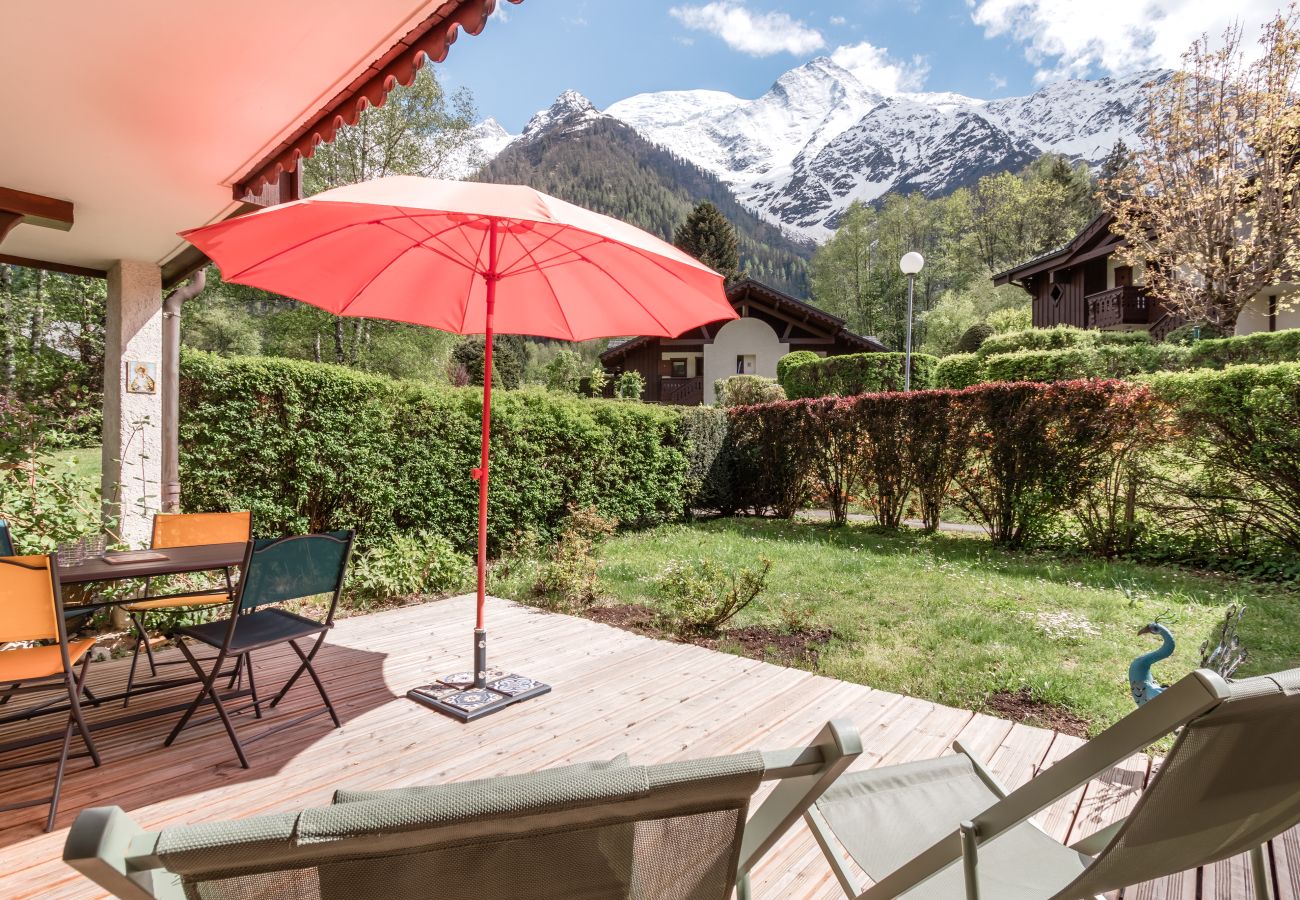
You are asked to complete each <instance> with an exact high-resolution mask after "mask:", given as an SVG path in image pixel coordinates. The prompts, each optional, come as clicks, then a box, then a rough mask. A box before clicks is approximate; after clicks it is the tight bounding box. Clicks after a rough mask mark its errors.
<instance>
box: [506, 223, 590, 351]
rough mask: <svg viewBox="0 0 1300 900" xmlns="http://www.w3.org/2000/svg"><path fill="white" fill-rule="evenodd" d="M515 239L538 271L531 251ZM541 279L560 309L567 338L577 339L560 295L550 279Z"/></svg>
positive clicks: (538, 269) (539, 269)
mask: <svg viewBox="0 0 1300 900" xmlns="http://www.w3.org/2000/svg"><path fill="white" fill-rule="evenodd" d="M515 240H516V241H518V243H519V248H520V249H521V250H523V252H524V255H525V256H527V257H528V258H529V259H532V260H533V266H534V268H535V271H538V272H540V271H541V268H540V267H538V266H537V260H536V259H533V252H532V251H531V250H529V249H528V248H527V247H525V246H524V242H523V241H520V240H519V238H518V237H516V238H515ZM542 281H543V282H544V283H545V284H546V289H547V290H548V291H550V292H551V297H552V298H553V299H554V300H555V308H556V309H558V310H559V311H560V318H561V319H563V320H564V328H565V330H567V331H568V332H569V340H571V341H575V340H577V339H578V338H577V335H576V334H574V331H573V326H572V325H571V324H570V323H569V316H568V314H567V313H565V311H564V304H563V303H561V302H560V295H559V294H557V293H556V292H555V286H554V285H552V284H551V279H549V278H543V279H542Z"/></svg>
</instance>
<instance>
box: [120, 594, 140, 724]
mask: <svg viewBox="0 0 1300 900" xmlns="http://www.w3.org/2000/svg"><path fill="white" fill-rule="evenodd" d="M132 618H133V619H134V618H135V617H134V616H132ZM141 643H143V641H142V640H141V638H140V635H139V634H136V636H135V646H134V647H132V648H131V669H130V671H129V672H127V673H126V696H125V697H123V698H122V708H123V709H126V707H127V704H129V703H130V702H131V688H132V687H134V686H135V667H136V665H137V664H138V663H139V662H140V644H141Z"/></svg>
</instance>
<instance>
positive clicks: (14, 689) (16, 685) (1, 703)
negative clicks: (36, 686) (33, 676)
mask: <svg viewBox="0 0 1300 900" xmlns="http://www.w3.org/2000/svg"><path fill="white" fill-rule="evenodd" d="M22 686H23V683H22V682H21V681H15V682H14V683H13V684H11V685H10V686H9V690H7V691H5V692H4V696H3V697H0V706H4V705H5V704H6V703H8V702H9V698H10V697H12V696H14V694H16V693H18V689H19V688H20V687H22Z"/></svg>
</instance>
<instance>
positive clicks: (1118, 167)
mask: <svg viewBox="0 0 1300 900" xmlns="http://www.w3.org/2000/svg"><path fill="white" fill-rule="evenodd" d="M1135 161H1136V155H1135V154H1134V153H1133V151H1132V150H1130V149H1129V146H1128V144H1126V143H1124V139H1123V138H1119V139H1118V140H1116V141H1115V146H1113V147H1111V148H1110V152H1109V153H1107V154H1106V156H1105V158H1104V159H1102V161H1101V166H1100V167H1099V168H1098V170H1097V190H1098V191H1099V192H1100V198H1099V199H1101V201H1102V202H1103V204H1105V205H1107V206H1109V205H1111V204H1114V203H1115V202H1117V201H1118V200H1119V199H1120V197H1121V194H1120V192H1121V191H1122V190H1123V186H1124V185H1126V184H1129V183H1130V182H1131V181H1132V179H1133V165H1134V162H1135Z"/></svg>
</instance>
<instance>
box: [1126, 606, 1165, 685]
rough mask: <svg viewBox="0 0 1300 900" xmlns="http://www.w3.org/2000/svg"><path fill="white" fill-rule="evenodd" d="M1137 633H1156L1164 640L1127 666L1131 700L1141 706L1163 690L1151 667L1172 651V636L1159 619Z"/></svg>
mask: <svg viewBox="0 0 1300 900" xmlns="http://www.w3.org/2000/svg"><path fill="white" fill-rule="evenodd" d="M1138 634H1140V635H1142V634H1158V635H1160V637H1161V639H1162V640H1163V641H1164V643H1163V644H1161V645H1160V646H1159V647H1157V648H1156V649H1155V650H1152V651H1151V652H1150V653H1143V654H1142V655H1141V656H1139V657H1138V658H1137V659H1135V660H1133V662H1131V663H1129V666H1128V686H1129V690H1130V691H1132V692H1133V702H1134V703H1136V704H1137V705H1138V706H1142V705H1143V704H1144V703H1146V702H1147V701H1148V700H1150V699H1151V698H1152V697H1156V696H1159V695H1160V693H1161V692H1162V691H1164V686H1163V685H1161V684H1160V682H1158V681H1156V680H1155V677H1154V676H1153V675H1152V674H1151V667H1152V666H1153V665H1155V664H1156V663H1158V662H1160V660H1162V659H1168V658H1169V657H1170V656H1173V653H1174V646H1175V645H1174V636H1173V635H1172V634H1170V633H1169V629H1168V628H1166V627H1165V626H1163V625H1161V624H1160V622H1159V620H1157V621H1155V622H1152V623H1151V624H1149V625H1145V626H1143V628H1142V630H1141V631H1139V632H1138Z"/></svg>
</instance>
